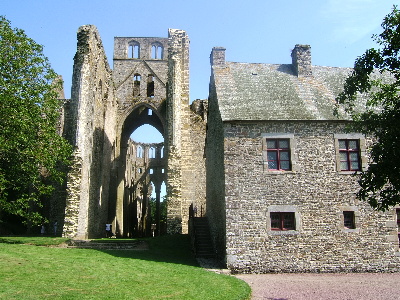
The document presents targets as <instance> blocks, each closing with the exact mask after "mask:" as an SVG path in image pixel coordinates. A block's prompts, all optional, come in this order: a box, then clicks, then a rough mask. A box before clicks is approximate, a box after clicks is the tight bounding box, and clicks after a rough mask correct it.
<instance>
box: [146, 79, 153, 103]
mask: <svg viewBox="0 0 400 300" xmlns="http://www.w3.org/2000/svg"><path fill="white" fill-rule="evenodd" d="M147 97H151V98H153V97H154V76H153V75H152V74H150V75H149V76H148V77H147Z"/></svg>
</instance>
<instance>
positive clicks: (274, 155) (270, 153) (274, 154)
mask: <svg viewBox="0 0 400 300" xmlns="http://www.w3.org/2000/svg"><path fill="white" fill-rule="evenodd" d="M277 154H278V153H277V152H275V151H268V153H267V159H268V160H277V158H278V157H277Z"/></svg>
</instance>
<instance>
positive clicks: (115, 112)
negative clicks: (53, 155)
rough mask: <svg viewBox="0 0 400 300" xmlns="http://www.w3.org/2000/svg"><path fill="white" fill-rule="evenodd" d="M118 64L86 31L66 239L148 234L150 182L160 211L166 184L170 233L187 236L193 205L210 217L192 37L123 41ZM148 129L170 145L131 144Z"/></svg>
mask: <svg viewBox="0 0 400 300" xmlns="http://www.w3.org/2000/svg"><path fill="white" fill-rule="evenodd" d="M113 61H114V65H113V70H111V68H110V67H109V66H108V64H107V59H106V56H105V53H104V49H103V46H102V42H101V39H100V36H99V34H98V32H97V29H96V28H95V27H94V26H82V27H81V28H80V29H79V31H78V51H77V53H76V55H75V63H74V75H73V86H72V99H71V101H70V104H69V107H70V109H69V111H68V113H67V114H66V115H67V116H69V120H72V123H73V124H72V126H71V124H69V126H70V128H72V129H70V131H72V134H70V136H72V137H73V138H70V140H71V142H72V143H73V144H74V146H75V153H74V164H73V166H72V169H71V171H70V172H69V175H68V183H67V186H68V196H67V201H66V210H65V212H66V217H65V224H64V235H65V236H70V237H75V238H91V237H97V236H102V235H103V233H104V224H105V223H112V225H113V231H114V232H115V233H116V234H117V235H118V236H124V237H130V236H135V235H137V234H141V235H146V234H148V233H149V225H150V224H148V222H147V221H146V215H147V214H148V211H147V210H146V207H147V206H148V199H149V197H150V195H151V190H149V187H150V182H152V183H153V184H154V187H155V192H156V198H157V203H158V204H159V201H160V186H161V184H162V183H163V182H166V186H167V201H168V202H167V203H168V204H167V208H168V231H169V232H170V233H175V232H183V233H186V232H187V230H188V217H189V207H190V206H191V205H193V206H197V207H198V209H199V211H205V158H204V143H205V122H206V120H205V117H204V116H205V112H206V107H207V105H206V102H205V101H200V100H198V101H195V102H194V103H193V105H192V107H194V111H193V110H192V109H191V106H190V104H189V103H190V100H189V38H188V36H187V34H186V32H185V31H183V30H177V29H169V32H168V38H143V37H116V38H115V39H114V58H113ZM143 124H149V125H152V126H154V127H155V128H156V129H157V130H158V131H159V132H160V133H161V134H162V135H163V137H164V143H163V144H159V145H153V146H152V145H138V144H135V143H133V142H132V141H131V140H130V135H131V133H132V132H133V131H135V130H136V129H137V128H138V127H139V126H141V125H143ZM139 147H140V148H141V149H142V150H144V153H143V156H140V157H139V155H138V153H137V151H138V149H139ZM151 149H155V150H154V151H155V152H154V153H155V156H152V154H150V151H152V150H151ZM157 226H158V225H157ZM157 230H159V228H158V229H157Z"/></svg>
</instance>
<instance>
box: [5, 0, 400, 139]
mask: <svg viewBox="0 0 400 300" xmlns="http://www.w3.org/2000/svg"><path fill="white" fill-rule="evenodd" d="M399 2H400V1H399V0H391V1H388V0H303V1H299V0H247V1H243V0H240V1H239V0H229V1H226V0H225V1H222V0H213V1H211V0H202V1H195V0H192V1H188V0H152V1H137V0H114V1H111V0H108V1H105V0H96V1H94V0H93V1H86V0H80V1H77V0H69V1H65V0H64V1H61V0H58V1H56V0H36V1H34V0H25V1H23V0H0V14H2V15H5V17H6V18H7V19H9V20H10V21H11V25H12V26H13V27H18V28H21V29H24V30H25V31H26V33H27V35H28V36H29V37H31V38H33V39H34V40H35V41H36V42H38V43H39V44H42V45H43V46H44V53H45V55H46V56H47V57H48V58H49V60H50V62H51V64H52V67H53V68H54V70H55V71H56V72H57V73H59V74H60V75H62V76H63V78H64V81H65V86H64V89H65V95H66V97H67V98H68V97H70V94H71V92H70V90H71V77H72V67H73V57H74V54H75V51H76V32H77V30H78V28H79V26H81V25H85V24H93V25H96V26H97V28H98V30H99V32H100V35H101V38H102V41H103V45H104V48H105V51H106V53H107V57H108V59H109V63H110V66H111V68H112V56H113V42H114V40H113V38H114V36H132V37H135V36H136V37H139V36H154V37H167V34H168V28H177V29H183V30H186V31H187V33H188V35H189V38H190V41H191V44H190V76H191V80H190V97H191V100H194V99H199V98H200V99H205V98H207V97H208V83H209V76H210V64H209V55H210V52H211V49H212V47H214V46H223V47H225V48H226V58H227V60H228V61H237V62H258V63H277V64H278V63H290V62H291V58H290V52H291V49H292V48H293V47H294V45H295V44H309V45H311V51H312V63H313V65H322V66H334V67H351V66H353V63H354V60H355V58H356V57H357V56H360V55H361V54H363V53H364V51H365V50H366V49H367V48H371V47H374V46H376V45H375V43H374V42H373V41H372V39H371V36H372V34H374V33H380V29H381V27H380V24H381V23H382V20H383V18H384V16H385V15H387V14H388V13H389V12H390V11H391V8H392V6H393V4H399ZM142 135H143V134H139V136H142ZM147 136H148V134H147ZM155 141H157V139H156V140H155Z"/></svg>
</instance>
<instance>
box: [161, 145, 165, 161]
mask: <svg viewBox="0 0 400 300" xmlns="http://www.w3.org/2000/svg"><path fill="white" fill-rule="evenodd" d="M163 157H164V146H163V147H162V148H161V158H163Z"/></svg>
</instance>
